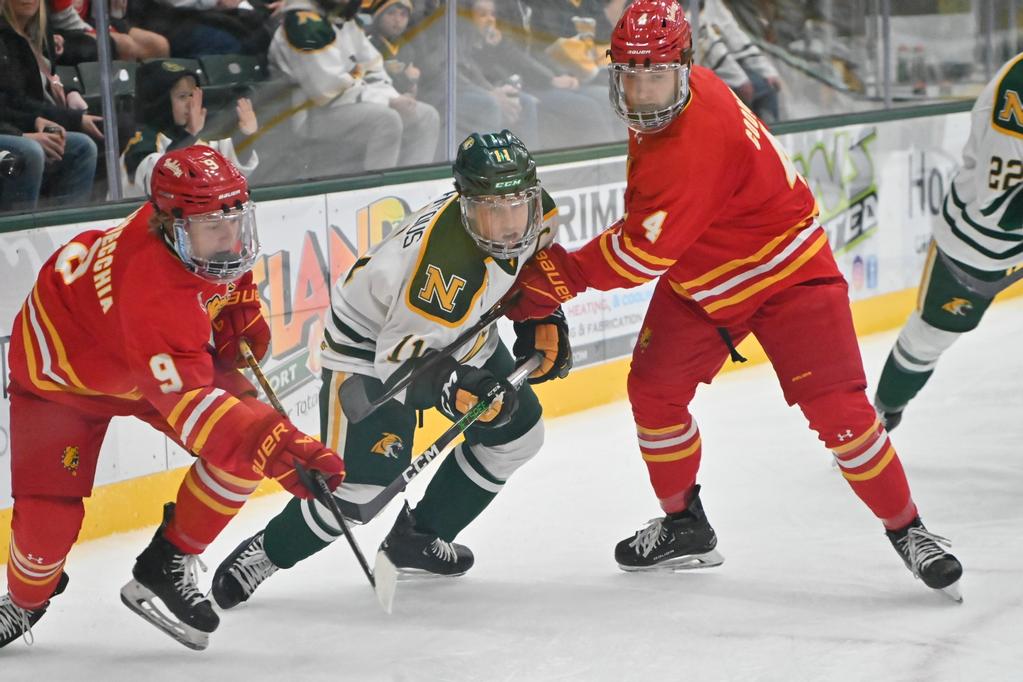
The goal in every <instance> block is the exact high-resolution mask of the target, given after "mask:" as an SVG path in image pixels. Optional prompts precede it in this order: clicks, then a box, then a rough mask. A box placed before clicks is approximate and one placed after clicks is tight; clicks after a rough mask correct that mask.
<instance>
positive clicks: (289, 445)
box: [252, 419, 345, 500]
mask: <svg viewBox="0 0 1023 682" xmlns="http://www.w3.org/2000/svg"><path fill="white" fill-rule="evenodd" d="M296 464H299V465H301V466H302V468H304V469H315V470H317V471H319V472H321V473H322V474H323V477H324V479H326V482H327V487H329V488H330V489H331V490H334V489H335V488H337V487H338V486H339V485H341V481H343V480H344V478H345V462H344V460H343V459H342V458H341V455H339V454H338V453H336V452H334V451H333V450H331V449H329V448H325V447H323V444H322V443H320V441H318V440H316V439H315V438H312V437H311V436H307V435H306V434H304V433H302V432H301V431H299V430H298V429H296V428H295V425H294V424H292V423H291V422H290V421H288V420H287V419H281V420H278V421H277V422H276V423H275V424H274V425H273V426H271V427H270V430H269V431H268V432H267V434H266V435H265V436H264V437H263V438H262V439H261V440H260V441H259V445H258V446H257V449H256V459H255V461H254V462H253V463H252V470H253V471H255V472H256V473H257V474H259V475H260V476H265V477H268V478H274V479H277V482H278V483H280V484H281V486H282V487H283V488H284V489H285V490H287V491H288V492H290V493H291V494H292V495H295V496H296V497H301V498H302V499H305V500H308V499H312V498H313V497H314V494H313V491H311V490H309V489H308V488H306V487H305V485H303V484H302V481H301V480H300V479H299V476H298V472H297V471H295V465H296Z"/></svg>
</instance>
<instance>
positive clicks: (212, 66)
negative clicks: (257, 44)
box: [199, 54, 266, 86]
mask: <svg viewBox="0 0 1023 682" xmlns="http://www.w3.org/2000/svg"><path fill="white" fill-rule="evenodd" d="M199 62H200V63H201V64H202V70H203V71H204V72H205V73H206V78H207V82H208V83H209V84H210V85H217V86H223V85H247V84H249V83H254V82H256V81H261V80H264V78H265V77H266V75H265V69H264V68H263V65H262V64H260V60H259V58H258V57H254V56H251V55H242V54H214V55H205V56H203V57H200V58H199Z"/></svg>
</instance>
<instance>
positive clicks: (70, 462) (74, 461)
mask: <svg viewBox="0 0 1023 682" xmlns="http://www.w3.org/2000/svg"><path fill="white" fill-rule="evenodd" d="M60 463H61V464H63V465H64V469H65V470H66V471H68V472H69V473H70V474H71V475H72V476H77V475H78V446H76V445H69V446H67V447H66V448H64V452H63V453H62V454H61V456H60Z"/></svg>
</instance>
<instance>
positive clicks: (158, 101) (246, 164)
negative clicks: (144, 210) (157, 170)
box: [121, 60, 259, 197]
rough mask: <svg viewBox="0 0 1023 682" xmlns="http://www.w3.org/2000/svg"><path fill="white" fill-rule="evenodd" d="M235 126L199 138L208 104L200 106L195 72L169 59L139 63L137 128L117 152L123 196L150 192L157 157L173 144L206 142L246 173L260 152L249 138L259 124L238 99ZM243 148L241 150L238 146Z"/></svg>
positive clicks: (246, 104) (246, 102)
mask: <svg viewBox="0 0 1023 682" xmlns="http://www.w3.org/2000/svg"><path fill="white" fill-rule="evenodd" d="M236 111H237V115H238V127H237V128H236V129H235V133H234V135H232V136H231V137H228V138H224V139H221V140H207V139H205V138H203V127H204V126H205V125H206V109H205V108H204V107H203V105H202V89H201V88H200V87H199V76H198V75H197V74H196V73H194V72H192V71H189V70H187V69H186V68H185V67H183V66H182V65H181V64H180V63H178V62H176V61H173V60H158V61H151V62H146V63H145V64H142V65H141V66H140V67H139V69H138V72H137V73H136V76H135V120H136V123H137V125H138V130H137V131H136V133H135V135H134V136H133V137H132V138H131V140H130V141H129V142H128V144H127V146H126V147H125V149H124V153H123V154H121V186H122V187H123V190H124V196H126V197H131V196H145V195H147V194H149V180H150V176H151V174H152V171H153V168H154V167H155V166H156V162H157V161H158V160H159V159H160V157H161V156H163V155H164V154H165V153H166V152H169V151H171V150H173V149H181V148H183V147H190V146H192V145H193V144H204V145H207V146H209V147H212V148H214V149H216V150H217V151H218V152H220V153H221V154H223V155H224V156H225V157H226V158H227V159H228V160H229V161H231V162H232V163H233V164H234V165H235V166H237V167H238V170H240V171H241V172H242V173H243V174H245V175H246V176H249V175H251V174H252V172H253V171H254V170H255V169H256V166H257V165H259V157H258V156H257V154H256V152H255V150H252V149H251V143H250V142H247V141H248V140H249V138H250V137H251V136H252V135H253V134H255V132H256V131H257V130H258V128H259V124H258V122H257V120H256V114H255V112H253V110H252V103H251V102H250V101H249V100H248V99H246V98H240V99H239V100H238V102H237V105H236ZM240 149H241V150H244V151H241V152H239V150H240Z"/></svg>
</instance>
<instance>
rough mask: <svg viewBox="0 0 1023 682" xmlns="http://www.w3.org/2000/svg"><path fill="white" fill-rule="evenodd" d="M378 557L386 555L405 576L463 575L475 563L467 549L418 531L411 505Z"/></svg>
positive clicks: (396, 523) (386, 539) (388, 535)
mask: <svg viewBox="0 0 1023 682" xmlns="http://www.w3.org/2000/svg"><path fill="white" fill-rule="evenodd" d="M378 554H383V555H384V556H385V557H386V558H387V559H388V560H389V561H390V562H391V564H393V565H394V567H395V568H396V569H397V571H398V574H399V575H403V576H405V575H408V576H420V577H431V576H444V577H449V576H457V575H462V574H463V573H465V572H466V571H468V570H469V569H470V568H472V564H473V561H474V559H473V556H472V551H471V550H470V549H469V548H468V547H466V546H465V545H458V544H455V543H453V542H445V541H444V540H441V539H440V538H439V537H437V536H436V535H434V534H433V533H429V532H423V531H421V530H417V529H416V519H415V516H413V514H412V510H411V509H409V506H408V503H407V502H406V503H405V506H404V507H402V510H401V513H400V514H398V518H397V519H396V520H395V522H394V527H393V528H391V532H390V533H388V534H387V537H386V538H384V541H383V543H382V544H381V545H380V550H379V552H378ZM378 560H379V559H378Z"/></svg>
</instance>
